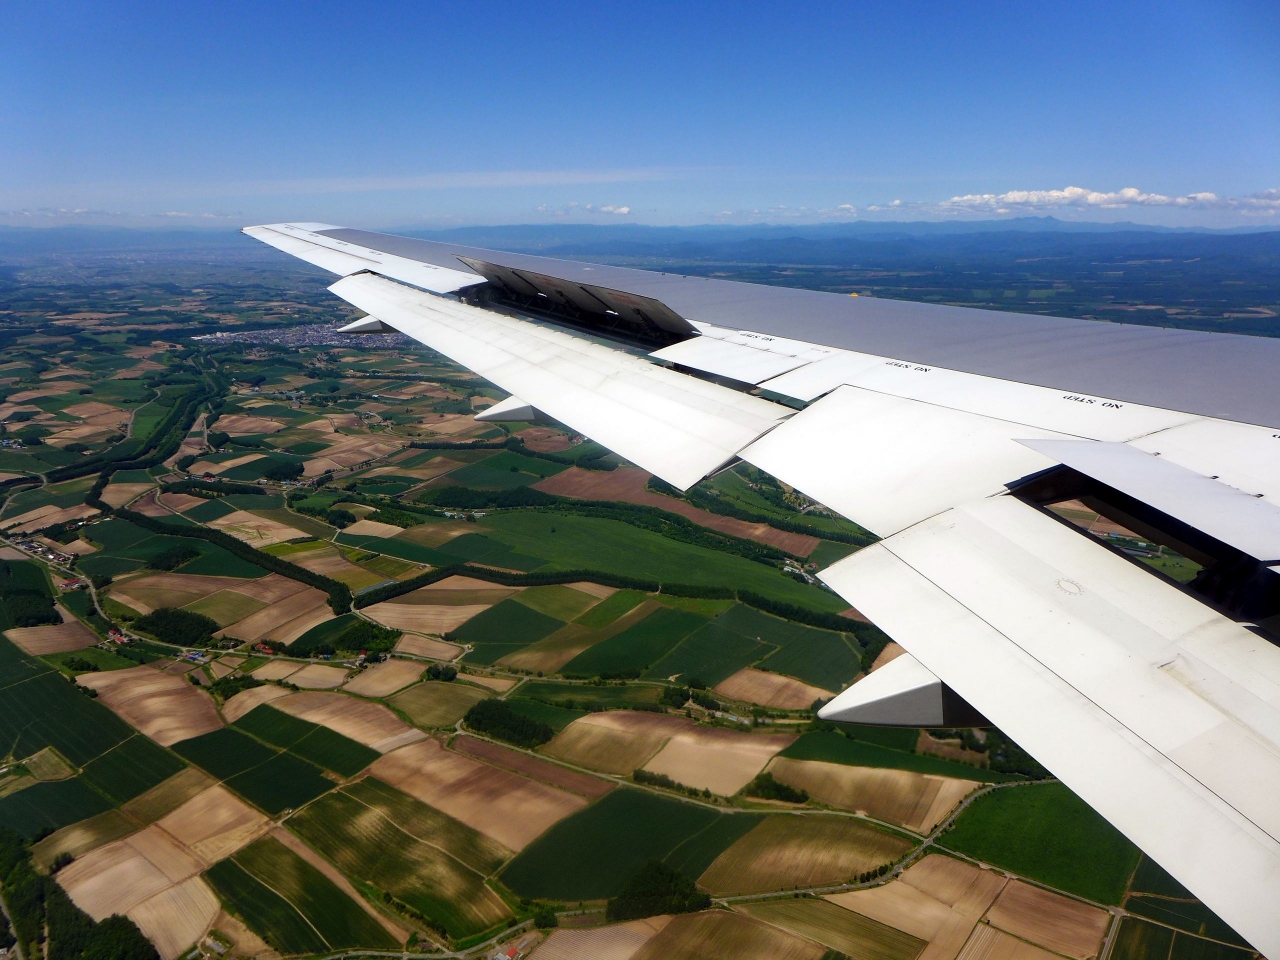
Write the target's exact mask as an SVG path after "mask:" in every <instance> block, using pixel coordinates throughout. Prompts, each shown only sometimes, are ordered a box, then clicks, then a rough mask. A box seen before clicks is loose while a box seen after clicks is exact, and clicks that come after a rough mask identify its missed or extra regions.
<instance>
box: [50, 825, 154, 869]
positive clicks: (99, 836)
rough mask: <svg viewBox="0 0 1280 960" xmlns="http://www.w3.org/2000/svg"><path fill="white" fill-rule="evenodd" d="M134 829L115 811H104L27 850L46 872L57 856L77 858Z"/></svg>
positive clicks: (126, 834) (65, 828) (53, 834)
mask: <svg viewBox="0 0 1280 960" xmlns="http://www.w3.org/2000/svg"><path fill="white" fill-rule="evenodd" d="M137 829H138V824H137V823H136V822H135V821H133V820H131V819H130V818H129V817H127V816H125V815H124V814H123V813H121V812H120V811H119V810H108V811H107V812H106V813H100V814H98V815H97V816H96V817H90V818H89V819H88V820H81V821H80V822H79V823H73V824H72V825H71V826H69V827H63V828H62V829H61V830H59V831H58V832H57V833H52V834H50V835H49V836H47V837H45V838H44V839H43V840H41V841H40V842H39V843H37V844H35V845H34V846H33V847H32V848H31V856H32V857H33V858H35V861H36V864H37V865H38V866H40V867H43V868H44V869H46V870H47V869H49V866H50V865H51V864H52V863H53V861H54V859H55V858H56V857H57V856H58V855H59V854H61V853H69V854H71V856H73V857H76V858H79V857H82V856H84V855H85V854H86V853H88V852H89V851H90V850H96V849H97V848H98V847H100V846H102V845H103V844H105V843H110V842H111V841H112V840H119V839H120V838H121V837H127V836H128V835H129V834H131V833H133V832H134V831H135V830H137Z"/></svg>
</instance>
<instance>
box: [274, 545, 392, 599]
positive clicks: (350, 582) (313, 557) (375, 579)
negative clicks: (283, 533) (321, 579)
mask: <svg viewBox="0 0 1280 960" xmlns="http://www.w3.org/2000/svg"><path fill="white" fill-rule="evenodd" d="M289 559H290V560H292V561H293V562H294V563H296V564H297V565H298V566H300V567H302V568H303V569H306V570H310V571H311V572H312V573H318V574H320V575H321V576H325V577H333V579H335V580H341V581H342V582H343V583H345V584H346V585H347V586H349V587H351V588H352V589H354V590H361V589H363V588H365V587H371V586H373V585H374V584H375V583H381V582H382V581H383V580H384V579H385V578H384V577H382V576H380V575H378V574H376V573H372V572H371V571H369V570H366V569H365V568H364V567H358V566H356V565H355V564H354V563H352V562H351V561H350V560H348V559H347V558H346V557H344V556H343V555H342V554H340V553H339V552H338V551H337V550H335V549H333V548H332V547H321V548H320V549H319V550H307V551H305V552H303V553H295V554H292V555H291V556H290V557H289Z"/></svg>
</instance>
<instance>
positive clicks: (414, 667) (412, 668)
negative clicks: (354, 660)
mask: <svg viewBox="0 0 1280 960" xmlns="http://www.w3.org/2000/svg"><path fill="white" fill-rule="evenodd" d="M422 670H423V667H422V664H421V663H417V662H416V661H413V660H387V661H386V662H385V663H379V664H377V665H376V666H373V667H370V668H369V669H367V670H365V671H364V672H363V673H358V674H356V676H355V678H354V679H352V680H351V682H350V683H348V684H347V685H346V686H345V687H343V688H342V689H343V690H345V691H346V692H347V693H355V694H359V695H360V696H362V697H375V698H376V697H389V696H391V694H393V693H395V692H396V691H397V690H403V689H404V688H405V687H407V686H409V684H411V683H417V681H418V678H419V677H421V676H422Z"/></svg>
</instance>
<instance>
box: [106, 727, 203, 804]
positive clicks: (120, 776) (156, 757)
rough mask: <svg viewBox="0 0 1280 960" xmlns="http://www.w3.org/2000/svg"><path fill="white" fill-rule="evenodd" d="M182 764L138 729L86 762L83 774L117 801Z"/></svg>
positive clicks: (130, 795) (152, 784)
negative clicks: (117, 744) (112, 747)
mask: <svg viewBox="0 0 1280 960" xmlns="http://www.w3.org/2000/svg"><path fill="white" fill-rule="evenodd" d="M184 766H185V764H184V763H183V762H182V761H181V760H179V759H178V758H177V757H176V756H175V755H174V754H172V753H170V752H169V751H168V750H166V749H164V747H161V746H159V745H158V744H156V743H155V742H153V741H151V740H148V739H147V738H146V737H144V736H143V735H142V734H140V733H138V734H134V735H133V736H132V737H130V738H129V739H128V740H126V741H124V742H123V743H122V744H120V745H119V746H118V747H115V748H114V749H112V750H108V751H107V752H106V753H104V754H103V755H102V756H100V757H98V758H97V759H96V760H92V761H90V762H89V763H88V764H86V765H85V768H84V773H83V776H84V779H85V780H86V781H87V782H88V783H89V784H91V785H92V786H94V787H97V788H98V789H99V790H101V791H102V792H103V793H105V794H106V795H107V796H108V797H110V798H111V799H112V800H114V801H115V802H116V803H125V802H127V801H129V800H132V799H133V798H134V797H136V796H138V795H139V794H140V793H144V792H146V791H147V790H150V789H151V788H152V787H154V786H155V785H156V784H158V783H160V782H161V781H163V780H167V779H168V778H169V777H171V776H173V775H174V774H175V773H177V772H178V771H179V770H181V769H182V768H183V767H184Z"/></svg>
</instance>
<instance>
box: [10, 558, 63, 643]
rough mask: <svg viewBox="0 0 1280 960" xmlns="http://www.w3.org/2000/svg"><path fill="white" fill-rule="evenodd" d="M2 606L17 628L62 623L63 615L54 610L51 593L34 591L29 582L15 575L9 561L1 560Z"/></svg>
mask: <svg viewBox="0 0 1280 960" xmlns="http://www.w3.org/2000/svg"><path fill="white" fill-rule="evenodd" d="M0 606H3V608H4V613H5V614H6V615H7V616H8V619H9V621H10V623H11V625H12V626H15V627H38V626H40V625H42V624H46V623H61V622H62V615H61V614H60V613H58V611H57V610H56V609H55V608H54V606H53V597H51V596H50V595H49V592H48V591H47V590H35V589H33V588H32V586H31V585H30V584H29V583H28V582H27V581H25V580H24V579H21V578H19V577H18V576H16V575H15V573H14V568H13V567H12V566H10V564H9V562H8V561H7V560H0Z"/></svg>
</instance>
